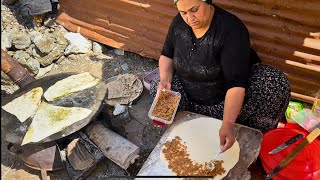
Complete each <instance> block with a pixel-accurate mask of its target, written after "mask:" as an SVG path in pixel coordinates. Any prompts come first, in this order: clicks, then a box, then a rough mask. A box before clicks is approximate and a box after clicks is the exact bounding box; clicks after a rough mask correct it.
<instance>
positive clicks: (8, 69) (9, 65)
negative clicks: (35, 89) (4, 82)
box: [1, 49, 36, 87]
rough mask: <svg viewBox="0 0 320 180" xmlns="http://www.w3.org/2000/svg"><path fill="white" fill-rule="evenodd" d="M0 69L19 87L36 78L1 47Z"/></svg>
mask: <svg viewBox="0 0 320 180" xmlns="http://www.w3.org/2000/svg"><path fill="white" fill-rule="evenodd" d="M1 71H3V72H4V73H6V74H7V75H8V76H9V77H11V78H12V79H13V80H14V82H15V83H16V84H18V85H19V86H20V87H23V86H25V85H27V84H28V83H30V82H32V81H35V80H36V78H34V77H33V76H31V75H30V73H29V72H28V71H27V70H26V69H25V68H23V67H22V66H21V65H20V64H19V63H18V62H17V61H15V60H13V59H12V57H11V56H10V55H9V54H7V52H6V51H4V50H3V49H1Z"/></svg>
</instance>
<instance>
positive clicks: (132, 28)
mask: <svg viewBox="0 0 320 180" xmlns="http://www.w3.org/2000/svg"><path fill="white" fill-rule="evenodd" d="M214 2H216V5H218V6H220V7H222V8H224V9H226V10H228V11H230V12H232V13H233V14H235V15H237V16H238V17H239V18H240V19H241V20H242V21H243V22H244V23H245V24H246V26H247V27H248V29H249V32H250V36H251V44H252V46H253V47H254V48H255V49H256V50H257V51H258V54H259V56H260V57H261V58H262V60H263V63H265V64H271V65H274V66H275V67H277V68H279V69H281V70H283V71H284V72H285V73H286V74H287V76H288V77H289V79H290V82H291V87H292V90H293V93H292V96H293V97H294V98H296V99H300V100H303V101H306V102H312V101H313V98H312V97H313V96H314V94H315V93H316V91H318V90H319V89H320V1H319V0H304V1H297V0H281V1H279V0H242V1H240V0H219V1H214ZM59 12H60V15H59V16H58V18H57V22H58V23H60V24H62V25H63V26H65V27H66V28H67V29H69V30H71V31H74V32H80V33H81V34H83V35H84V36H86V37H88V38H90V39H93V40H95V41H98V42H101V43H104V44H107V45H109V46H112V47H116V48H122V49H125V50H127V51H132V52H135V53H139V54H141V55H142V56H147V57H151V58H155V59H158V58H159V55H160V51H161V49H162V46H163V42H164V39H165V36H166V33H167V30H168V27H169V25H170V23H171V20H172V18H173V17H174V16H175V15H176V14H177V10H176V8H175V6H174V4H173V1H172V0H99V1H98V0H77V1H74V0H60V9H59Z"/></svg>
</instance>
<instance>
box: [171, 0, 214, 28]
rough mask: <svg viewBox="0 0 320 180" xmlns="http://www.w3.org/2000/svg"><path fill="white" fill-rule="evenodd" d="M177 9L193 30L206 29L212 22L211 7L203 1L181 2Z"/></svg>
mask: <svg viewBox="0 0 320 180" xmlns="http://www.w3.org/2000/svg"><path fill="white" fill-rule="evenodd" d="M176 5H177V8H178V11H179V12H180V14H181V16H182V18H183V20H184V21H185V22H186V23H187V24H188V25H189V26H190V27H191V28H193V29H199V28H202V27H206V26H207V25H208V24H209V21H210V15H211V14H210V8H211V7H210V5H208V4H207V3H205V2H202V1H201V0H179V1H178V2H177V4H176Z"/></svg>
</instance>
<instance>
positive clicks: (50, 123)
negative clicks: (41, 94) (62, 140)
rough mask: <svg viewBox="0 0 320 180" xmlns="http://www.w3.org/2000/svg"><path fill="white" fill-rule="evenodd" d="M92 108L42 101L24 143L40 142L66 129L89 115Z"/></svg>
mask: <svg viewBox="0 0 320 180" xmlns="http://www.w3.org/2000/svg"><path fill="white" fill-rule="evenodd" d="M91 112H92V110H90V109H86V108H79V107H60V106H54V105H51V104H48V103H46V102H42V103H41V104H40V106H39V108H38V110H37V112H36V114H35V116H34V117H33V120H32V123H31V124H30V126H29V129H28V131H27V133H26V135H25V136H24V138H23V141H22V145H24V144H27V143H30V142H39V141H41V140H43V139H45V138H47V137H48V136H50V135H52V134H55V133H57V132H60V131H62V130H64V129H66V128H67V127H68V126H70V125H72V124H74V123H76V122H78V121H81V120H82V119H84V118H86V117H88V116H89V114H90V113H91Z"/></svg>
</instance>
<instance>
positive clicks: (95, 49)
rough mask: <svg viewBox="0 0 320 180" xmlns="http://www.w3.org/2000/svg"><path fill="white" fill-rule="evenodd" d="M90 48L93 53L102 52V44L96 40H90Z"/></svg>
mask: <svg viewBox="0 0 320 180" xmlns="http://www.w3.org/2000/svg"><path fill="white" fill-rule="evenodd" d="M92 50H93V54H94V55H99V54H102V45H101V44H99V43H97V42H94V41H93V42H92Z"/></svg>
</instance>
